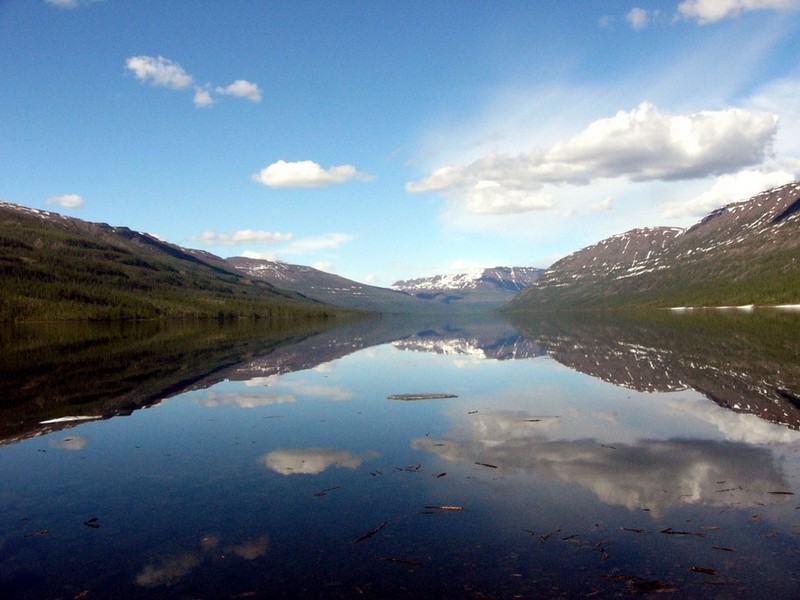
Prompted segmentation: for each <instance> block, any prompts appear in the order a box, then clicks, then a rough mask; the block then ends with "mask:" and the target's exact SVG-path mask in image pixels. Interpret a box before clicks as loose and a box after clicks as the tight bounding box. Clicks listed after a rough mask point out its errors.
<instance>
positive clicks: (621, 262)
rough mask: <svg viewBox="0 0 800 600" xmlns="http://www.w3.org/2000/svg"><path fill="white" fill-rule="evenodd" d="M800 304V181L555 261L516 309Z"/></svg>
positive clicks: (517, 300) (516, 302)
mask: <svg viewBox="0 0 800 600" xmlns="http://www.w3.org/2000/svg"><path fill="white" fill-rule="evenodd" d="M797 302H800V182H795V183H791V184H787V185H784V186H781V187H779V188H775V189H772V190H769V191H766V192H763V193H761V194H758V195H757V196H754V197H753V198H750V199H749V200H745V201H743V202H737V203H733V204H729V205H728V206H725V207H723V208H721V209H719V210H716V211H714V212H712V213H711V214H709V215H708V216H706V217H705V218H704V219H703V220H702V221H700V222H699V223H697V224H696V225H694V226H693V227H691V228H689V229H687V230H682V229H678V228H670V227H655V228H646V229H634V230H632V231H628V232H626V233H624V234H621V235H616V236H613V237H610V238H608V239H606V240H603V241H601V242H598V243H597V244H594V245H592V246H589V247H587V248H583V249H581V250H578V251H577V252H575V253H573V254H571V255H569V256H567V257H565V258H564V259H562V260H560V261H558V262H556V263H555V264H553V266H552V267H551V268H550V269H548V270H547V272H546V273H545V274H544V275H543V276H542V277H541V278H540V279H538V280H537V281H536V282H535V283H534V284H532V285H531V286H530V287H529V288H527V289H526V290H524V291H523V292H522V293H521V294H519V295H518V296H517V298H515V299H514V301H512V303H511V304H510V305H509V310H530V309H550V308H564V307H573V308H593V307H600V308H602V307H615V306H616V307H620V306H631V305H641V306H659V307H665V306H684V305H688V306H721V305H741V304H789V303H797Z"/></svg>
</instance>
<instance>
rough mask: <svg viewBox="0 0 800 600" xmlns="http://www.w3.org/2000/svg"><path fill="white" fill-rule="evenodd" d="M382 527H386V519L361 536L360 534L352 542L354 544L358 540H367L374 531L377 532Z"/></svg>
mask: <svg viewBox="0 0 800 600" xmlns="http://www.w3.org/2000/svg"><path fill="white" fill-rule="evenodd" d="M384 527H386V521H384V522H383V523H381V524H380V525H378V526H377V527H376V528H375V529H373V530H371V531H368V532H367V533H365V534H364V535H362V536H361V537H360V538H358V539H357V540H353V543H354V544H358V543H359V542H363V541H364V540H368V539H369V538H371V537H372V536H373V535H375V534H376V533H378V532H379V531H380V530H381V529H383V528H384Z"/></svg>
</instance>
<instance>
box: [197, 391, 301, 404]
mask: <svg viewBox="0 0 800 600" xmlns="http://www.w3.org/2000/svg"><path fill="white" fill-rule="evenodd" d="M192 401H193V402H195V403H197V404H200V405H201V406H205V407H206V408H217V407H219V406H238V407H239V408H256V407H259V406H272V405H274V404H291V403H292V402H295V401H296V398H295V397H294V396H293V395H291V394H242V393H237V392H225V393H217V392H208V393H207V394H206V395H205V396H202V397H201V396H198V397H195V398H193V399H192Z"/></svg>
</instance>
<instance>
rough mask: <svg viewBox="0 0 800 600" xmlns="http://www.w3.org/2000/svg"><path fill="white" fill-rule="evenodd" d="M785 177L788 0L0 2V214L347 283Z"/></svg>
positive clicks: (528, 252) (453, 269) (514, 249)
mask: <svg viewBox="0 0 800 600" xmlns="http://www.w3.org/2000/svg"><path fill="white" fill-rule="evenodd" d="M798 178H800V0H633V1H626V0H525V1H523V0H513V1H511V0H507V1H504V0H495V1H492V2H480V1H477V0H476V1H472V0H467V1H465V0H452V1H451V0H441V1H436V0H422V1H417V0H408V1H405V2H394V1H389V0H370V1H366V0H365V1H355V0H353V1H350V0H335V1H334V0H331V1H318V0H314V1H306V0H293V1H291V2H282V1H276V2H248V1H245V0H202V1H190V0H170V1H169V2H164V1H163V0H136V1H135V2H134V1H130V0H0V200H4V201H6V202H12V203H16V204H21V205H24V206H28V207H32V208H38V209H44V210H50V211H54V212H59V213H61V214H65V215H69V216H72V217H76V218H80V219H84V220H87V221H94V222H104V223H109V224H112V225H117V226H127V227H130V228H131V229H135V230H138V231H143V232H148V233H151V234H153V235H156V236H158V237H160V238H162V239H165V240H167V241H169V242H173V243H175V244H179V245H181V246H184V247H189V248H199V249H202V250H206V251H208V252H212V253H214V254H217V255H219V256H223V257H229V256H241V255H244V256H250V257H254V258H265V259H269V260H281V261H284V262H288V263H293V264H302V265H309V266H313V267H316V268H319V269H322V270H325V271H328V272H331V273H336V274H338V275H341V276H344V277H347V278H350V279H354V280H356V281H360V282H363V283H371V284H374V285H380V286H389V285H391V284H392V283H394V282H395V281H398V280H403V279H410V278H415V277H426V276H431V275H434V274H453V273H461V272H471V271H474V270H477V269H481V268H484V267H491V266H500V265H502V266H530V267H541V268H544V267H548V266H549V265H551V264H552V263H553V262H555V261H556V260H558V259H559V258H561V257H563V256H565V255H567V254H569V253H571V252H573V251H575V250H578V249H580V248H582V247H584V246H587V245H590V244H593V243H595V242H597V241H599V240H601V239H604V238H606V237H608V236H611V235H614V234H618V233H623V232H625V231H628V230H630V229H633V228H636V227H648V226H659V225H663V226H680V227H686V226H689V225H691V224H693V223H695V222H697V221H698V220H700V219H701V218H702V217H703V216H704V215H705V214H707V213H708V212H710V211H711V210H714V209H716V208H718V207H720V206H723V205H725V204H727V203H730V202H734V201H738V200H744V199H746V198H749V197H750V196H752V195H755V194H756V193H758V192H759V191H762V190H763V189H767V188H771V187H774V186H777V185H781V184H783V183H787V182H789V181H793V180H796V179H798Z"/></svg>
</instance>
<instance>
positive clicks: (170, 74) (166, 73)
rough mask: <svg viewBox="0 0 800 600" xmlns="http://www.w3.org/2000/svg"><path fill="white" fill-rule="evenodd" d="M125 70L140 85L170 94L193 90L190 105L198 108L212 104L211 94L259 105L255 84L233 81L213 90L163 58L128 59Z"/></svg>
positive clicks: (208, 84) (259, 99)
mask: <svg viewBox="0 0 800 600" xmlns="http://www.w3.org/2000/svg"><path fill="white" fill-rule="evenodd" d="M125 67H126V68H127V69H128V70H129V71H131V72H132V73H133V74H134V76H135V77H136V78H137V79H138V80H139V81H141V82H142V83H149V84H151V85H153V86H155V87H165V88H169V89H173V90H184V89H188V88H193V89H194V99H193V102H194V105H195V106H197V107H199V108H207V107H210V106H213V105H214V104H215V103H216V99H215V98H214V97H213V96H212V90H213V91H214V92H215V93H217V94H221V95H225V96H236V97H239V98H246V99H248V100H250V101H251V102H260V101H261V89H260V88H259V87H258V85H257V84H255V83H252V82H250V81H246V80H244V79H237V80H236V81H234V82H233V83H232V84H230V85H229V86H227V87H216V88H214V87H213V86H212V85H211V84H210V83H206V84H204V85H200V84H198V83H197V82H196V81H195V78H194V77H193V76H192V75H190V74H189V73H187V72H186V70H185V69H184V68H183V67H182V66H181V65H180V64H179V63H177V62H175V61H172V60H170V59H168V58H164V57H163V56H144V55H142V56H131V57H129V58H128V59H127V60H126V61H125Z"/></svg>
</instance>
